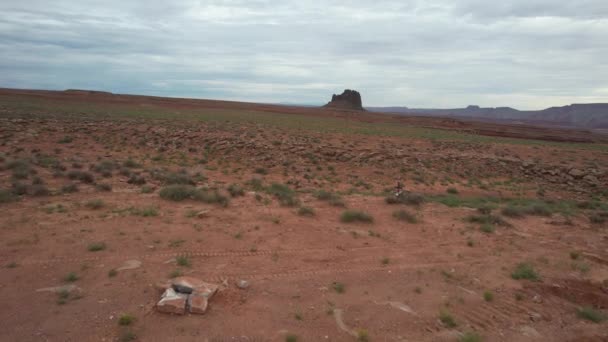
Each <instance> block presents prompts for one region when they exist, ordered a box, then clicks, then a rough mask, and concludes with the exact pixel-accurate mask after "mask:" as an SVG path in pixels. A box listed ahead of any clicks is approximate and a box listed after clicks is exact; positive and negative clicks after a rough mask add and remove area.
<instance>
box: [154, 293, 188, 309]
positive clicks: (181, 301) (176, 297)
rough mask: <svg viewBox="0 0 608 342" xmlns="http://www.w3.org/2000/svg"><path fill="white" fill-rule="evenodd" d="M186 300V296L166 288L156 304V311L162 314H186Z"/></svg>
mask: <svg viewBox="0 0 608 342" xmlns="http://www.w3.org/2000/svg"><path fill="white" fill-rule="evenodd" d="M187 300H188V295H186V294H182V293H177V292H175V290H173V289H172V288H168V289H167V290H165V293H163V295H162V297H161V299H160V301H159V302H158V303H157V304H156V310H157V311H158V312H163V313H169V314H175V315H183V314H184V313H185V312H186V302H187Z"/></svg>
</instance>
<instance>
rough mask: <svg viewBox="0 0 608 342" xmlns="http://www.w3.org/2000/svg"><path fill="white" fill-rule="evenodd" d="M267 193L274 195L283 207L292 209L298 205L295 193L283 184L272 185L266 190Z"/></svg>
mask: <svg viewBox="0 0 608 342" xmlns="http://www.w3.org/2000/svg"><path fill="white" fill-rule="evenodd" d="M268 193H270V194H272V195H274V197H276V199H277V200H278V201H279V203H280V204H281V205H283V206H287V207H294V206H296V205H298V204H299V203H300V201H299V200H298V199H297V198H296V194H295V191H293V190H292V189H290V188H289V187H288V186H287V185H285V184H279V183H272V185H270V187H269V188H268Z"/></svg>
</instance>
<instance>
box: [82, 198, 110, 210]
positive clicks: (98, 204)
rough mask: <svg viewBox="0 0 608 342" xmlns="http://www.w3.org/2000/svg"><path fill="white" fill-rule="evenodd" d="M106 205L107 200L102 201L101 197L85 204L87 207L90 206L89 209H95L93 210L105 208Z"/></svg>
mask: <svg viewBox="0 0 608 342" xmlns="http://www.w3.org/2000/svg"><path fill="white" fill-rule="evenodd" d="M105 205H106V204H105V202H104V201H102V200H100V199H93V200H90V201H88V202H87V203H86V204H85V206H86V207H87V208H89V209H93V210H95V209H101V208H103V207H104V206H105Z"/></svg>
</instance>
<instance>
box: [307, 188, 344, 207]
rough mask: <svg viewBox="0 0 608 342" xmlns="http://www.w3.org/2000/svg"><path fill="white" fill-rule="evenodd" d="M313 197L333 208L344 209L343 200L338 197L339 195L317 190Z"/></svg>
mask: <svg viewBox="0 0 608 342" xmlns="http://www.w3.org/2000/svg"><path fill="white" fill-rule="evenodd" d="M313 196H314V197H315V198H317V199H318V200H321V201H327V202H328V203H329V204H331V205H333V206H334V207H344V200H343V199H342V197H340V195H338V194H336V193H333V192H329V191H325V190H318V191H316V192H315V193H314V194H313Z"/></svg>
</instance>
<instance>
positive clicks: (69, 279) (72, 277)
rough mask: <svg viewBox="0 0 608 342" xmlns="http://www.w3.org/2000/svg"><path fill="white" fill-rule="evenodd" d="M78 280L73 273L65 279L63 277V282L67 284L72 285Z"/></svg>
mask: <svg viewBox="0 0 608 342" xmlns="http://www.w3.org/2000/svg"><path fill="white" fill-rule="evenodd" d="M78 279H79V277H78V275H77V274H76V273H75V272H70V273H68V274H67V275H66V276H65V277H63V280H64V281H66V282H69V283H73V282H75V281H76V280H78Z"/></svg>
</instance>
